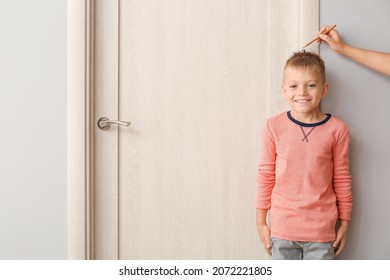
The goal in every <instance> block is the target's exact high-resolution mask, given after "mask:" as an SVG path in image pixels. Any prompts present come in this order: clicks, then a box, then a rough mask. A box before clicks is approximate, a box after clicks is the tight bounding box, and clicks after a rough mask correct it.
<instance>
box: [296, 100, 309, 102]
mask: <svg viewBox="0 0 390 280" xmlns="http://www.w3.org/2000/svg"><path fill="white" fill-rule="evenodd" d="M295 102H297V103H307V102H309V100H295Z"/></svg>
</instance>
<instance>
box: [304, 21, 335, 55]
mask: <svg viewBox="0 0 390 280" xmlns="http://www.w3.org/2000/svg"><path fill="white" fill-rule="evenodd" d="M335 27H336V24H335V25H333V26H332V27H331V28H330V29H329V30H328V31H326V32H324V33H322V34H325V35H328V34H329V32H330V31H331V30H333V29H334V28H335ZM318 39H319V40H321V39H320V37H319V36H317V37H316V38H314V39H313V40H311V41H310V42H309V43H307V44H306V45H305V46H304V47H303V48H302V49H304V48H306V47H307V46H308V45H311V44H312V43H314V42H315V41H317V40H318Z"/></svg>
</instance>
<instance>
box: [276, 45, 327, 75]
mask: <svg viewBox="0 0 390 280" xmlns="http://www.w3.org/2000/svg"><path fill="white" fill-rule="evenodd" d="M288 67H291V68H302V69H305V70H309V71H316V72H318V73H319V74H320V76H321V78H322V81H323V82H324V83H325V81H326V77H325V63H324V61H323V60H322V59H321V57H320V56H319V55H318V54H315V53H312V52H307V51H305V50H302V51H297V52H294V53H293V54H292V56H290V58H289V59H287V61H286V65H285V66H284V70H286V69H287V68H288Z"/></svg>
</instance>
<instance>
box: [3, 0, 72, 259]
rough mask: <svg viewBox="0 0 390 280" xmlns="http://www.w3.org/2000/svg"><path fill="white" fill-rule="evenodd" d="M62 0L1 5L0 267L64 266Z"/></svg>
mask: <svg viewBox="0 0 390 280" xmlns="http://www.w3.org/2000/svg"><path fill="white" fill-rule="evenodd" d="M66 13H67V12H66V0H55V1H53V0H34V1H31V0H0V36H1V37H0V129H1V132H0V259H66V258H67V256H66V247H67V241H66V232H67V226H66V38H67V34H66Z"/></svg>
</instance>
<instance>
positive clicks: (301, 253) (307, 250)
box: [271, 237, 334, 260]
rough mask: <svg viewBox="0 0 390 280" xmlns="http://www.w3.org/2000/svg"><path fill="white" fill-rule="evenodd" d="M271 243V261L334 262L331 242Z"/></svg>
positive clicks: (275, 239)
mask: <svg viewBox="0 0 390 280" xmlns="http://www.w3.org/2000/svg"><path fill="white" fill-rule="evenodd" d="M271 241H272V259H273V260H334V248H333V242H300V241H290V240H284V239H279V238H275V237H271Z"/></svg>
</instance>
